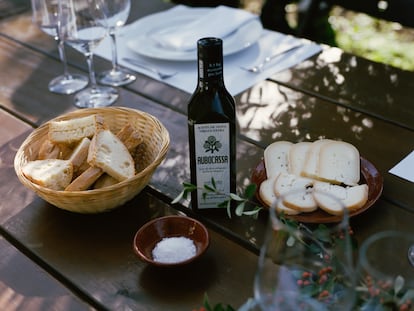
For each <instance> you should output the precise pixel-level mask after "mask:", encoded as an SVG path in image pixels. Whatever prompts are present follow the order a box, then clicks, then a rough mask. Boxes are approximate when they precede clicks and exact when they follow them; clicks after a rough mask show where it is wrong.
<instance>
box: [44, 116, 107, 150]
mask: <svg viewBox="0 0 414 311" xmlns="http://www.w3.org/2000/svg"><path fill="white" fill-rule="evenodd" d="M102 128H104V121H103V117H102V116H99V115H89V116H86V117H80V118H75V119H69V120H61V121H53V122H50V123H49V134H48V135H49V139H50V140H51V141H52V142H55V143H65V144H70V143H73V142H77V141H80V140H81V139H83V138H84V137H89V138H91V137H92V136H93V135H95V133H96V132H97V130H99V129H102Z"/></svg>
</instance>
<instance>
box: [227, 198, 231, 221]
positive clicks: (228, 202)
mask: <svg viewBox="0 0 414 311" xmlns="http://www.w3.org/2000/svg"><path fill="white" fill-rule="evenodd" d="M226 209H227V216H228V217H229V218H230V219H231V204H230V201H227V206H226Z"/></svg>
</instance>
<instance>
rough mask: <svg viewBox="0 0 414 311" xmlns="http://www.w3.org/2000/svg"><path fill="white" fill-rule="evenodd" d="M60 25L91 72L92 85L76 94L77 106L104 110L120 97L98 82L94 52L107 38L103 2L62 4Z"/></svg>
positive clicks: (83, 0)
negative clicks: (94, 65) (81, 54)
mask: <svg viewBox="0 0 414 311" xmlns="http://www.w3.org/2000/svg"><path fill="white" fill-rule="evenodd" d="M61 10H62V13H61V14H60V17H61V18H60V23H61V32H62V35H63V38H64V40H65V42H66V43H67V44H69V45H70V46H72V47H73V48H75V49H77V50H78V51H80V52H81V53H83V54H84V55H85V57H86V62H87V64H88V70H89V86H88V87H87V88H86V89H84V90H82V91H80V92H78V93H76V94H75V97H74V100H75V102H74V104H75V106H77V107H79V108H93V107H105V106H109V105H112V104H113V103H114V102H115V101H116V100H117V98H118V96H119V95H118V91H117V90H116V89H115V88H113V87H110V86H102V85H98V84H97V83H96V77H95V71H94V68H93V51H94V49H95V48H96V46H97V45H98V44H99V43H100V42H101V41H102V40H103V39H104V38H105V37H106V36H107V33H108V32H107V29H108V27H107V17H106V15H105V11H104V5H103V3H102V0H71V1H62V2H61Z"/></svg>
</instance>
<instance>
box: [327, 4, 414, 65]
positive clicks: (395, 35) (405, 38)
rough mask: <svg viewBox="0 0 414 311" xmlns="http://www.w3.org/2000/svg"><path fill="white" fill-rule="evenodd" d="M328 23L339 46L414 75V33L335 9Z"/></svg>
mask: <svg viewBox="0 0 414 311" xmlns="http://www.w3.org/2000/svg"><path fill="white" fill-rule="evenodd" d="M329 22H330V24H331V25H332V28H333V30H334V32H335V36H336V42H337V45H338V46H339V47H340V48H341V49H343V50H344V51H346V52H349V53H353V54H355V55H359V56H362V57H364V58H367V59H370V60H372V61H375V62H380V63H384V64H389V65H392V66H394V67H398V68H401V69H404V70H410V71H414V31H413V30H412V29H409V28H404V27H401V25H399V24H398V23H393V22H388V21H383V20H379V19H376V18H372V17H370V16H368V15H366V14H363V13H354V12H350V11H346V10H343V9H341V8H338V7H336V8H334V9H333V10H332V12H331V16H330V18H329Z"/></svg>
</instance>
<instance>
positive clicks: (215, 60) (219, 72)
mask: <svg viewBox="0 0 414 311" xmlns="http://www.w3.org/2000/svg"><path fill="white" fill-rule="evenodd" d="M197 47H198V52H197V53H198V86H199V87H202V88H204V89H205V88H214V87H221V86H224V79H223V42H222V40H221V39H218V38H203V39H200V40H199V41H198V42H197Z"/></svg>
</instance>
